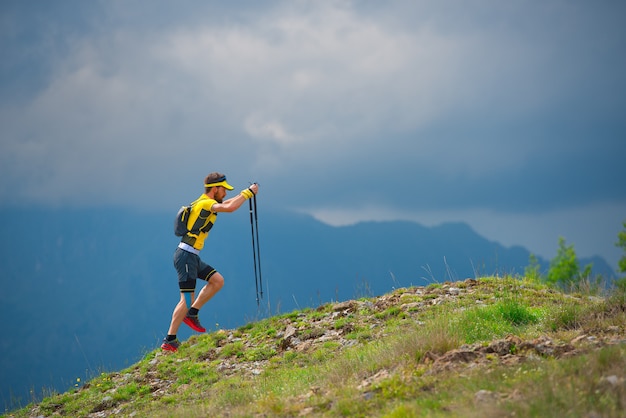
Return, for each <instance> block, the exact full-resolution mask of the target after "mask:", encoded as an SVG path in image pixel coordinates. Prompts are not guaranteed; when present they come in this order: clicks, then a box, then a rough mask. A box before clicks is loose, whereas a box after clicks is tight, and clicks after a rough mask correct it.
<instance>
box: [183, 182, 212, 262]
mask: <svg viewBox="0 0 626 418" xmlns="http://www.w3.org/2000/svg"><path fill="white" fill-rule="evenodd" d="M216 203H217V201H216V200H214V199H211V198H209V197H208V196H207V195H205V194H203V195H202V196H200V197H199V198H198V200H196V201H195V202H193V204H192V206H191V212H190V213H189V219H188V220H187V229H188V230H189V232H187V234H185V235H183V238H182V240H181V241H182V242H184V243H185V244H188V245H191V246H192V247H193V248H195V249H196V250H201V249H202V248H204V240H205V239H206V237H208V236H209V231H210V230H211V228H213V223H214V222H215V219H216V218H217V213H216V212H211V208H212V207H213V205H214V204H216Z"/></svg>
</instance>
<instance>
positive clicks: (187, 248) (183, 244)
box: [161, 172, 259, 351]
mask: <svg viewBox="0 0 626 418" xmlns="http://www.w3.org/2000/svg"><path fill="white" fill-rule="evenodd" d="M227 190H233V186H231V185H230V184H228V182H227V181H226V176H225V175H223V174H221V173H217V172H215V173H211V174H209V175H208V176H206V178H205V179H204V193H203V194H202V195H201V196H200V197H199V198H198V199H197V200H196V201H195V202H193V203H192V204H191V210H190V213H189V218H188V219H187V233H186V234H184V235H183V237H182V239H181V241H180V244H178V248H176V251H175V252H174V267H175V268H176V272H177V273H178V285H179V287H180V301H179V302H178V304H177V305H176V307H175V308H174V312H173V313H172V322H171V323H170V328H169V330H168V332H167V337H165V338H164V339H163V343H162V344H161V348H162V349H163V350H166V351H177V350H178V346H179V345H180V342H179V341H178V339H177V338H176V333H177V332H178V328H179V327H180V324H181V323H182V322H184V323H185V324H187V325H189V326H190V327H191V328H192V329H193V330H195V331H197V332H205V331H206V329H205V328H204V327H203V326H202V325H200V321H199V320H198V311H199V310H200V308H202V306H203V305H204V304H205V303H207V302H208V301H209V300H210V299H211V298H212V297H213V296H215V294H216V293H217V292H218V291H219V290H220V289H221V288H222V286H224V277H223V276H222V275H221V274H220V273H218V272H217V271H216V270H215V269H214V268H213V267H211V266H210V265H208V264H206V263H205V262H203V261H202V260H201V259H200V256H199V254H200V250H202V248H203V247H204V240H205V239H206V238H207V236H208V235H209V231H210V230H211V228H212V227H213V224H214V223H215V219H216V218H217V214H218V213H219V212H234V211H236V210H237V209H239V208H240V207H241V205H242V204H243V203H244V202H245V201H246V200H247V199H250V198H251V197H253V196H254V195H255V194H256V193H257V192H258V190H259V185H258V184H256V183H255V184H252V185H251V186H250V187H249V188H247V189H244V190H242V191H241V192H240V193H239V194H238V195H237V196H235V197H231V198H230V199H227V200H224V198H225V197H226V192H227ZM196 279H202V280H205V281H206V282H207V283H206V284H205V285H204V287H203V288H202V290H200V293H198V296H197V297H196V296H195V290H196Z"/></svg>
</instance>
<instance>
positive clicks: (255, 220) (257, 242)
mask: <svg viewBox="0 0 626 418" xmlns="http://www.w3.org/2000/svg"><path fill="white" fill-rule="evenodd" d="M252 199H253V200H254V231H255V233H256V250H257V253H258V254H257V255H258V256H259V257H258V261H257V262H258V264H259V287H260V288H261V299H263V279H262V277H261V244H260V243H259V216H258V213H259V212H258V211H257V210H256V195H254V196H253V197H252Z"/></svg>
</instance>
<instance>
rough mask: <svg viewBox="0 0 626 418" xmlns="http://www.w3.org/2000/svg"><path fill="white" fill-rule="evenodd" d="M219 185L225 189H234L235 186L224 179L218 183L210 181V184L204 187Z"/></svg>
mask: <svg viewBox="0 0 626 418" xmlns="http://www.w3.org/2000/svg"><path fill="white" fill-rule="evenodd" d="M217 186H222V187H224V188H225V189H228V190H233V189H234V187H233V186H231V185H230V184H228V182H227V181H226V180H223V181H218V182H217V183H209V184H205V185H204V187H217Z"/></svg>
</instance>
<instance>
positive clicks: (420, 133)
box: [0, 0, 626, 268]
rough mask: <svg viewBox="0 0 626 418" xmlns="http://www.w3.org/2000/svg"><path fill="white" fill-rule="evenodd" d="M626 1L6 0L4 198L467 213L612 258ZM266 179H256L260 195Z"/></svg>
mask: <svg viewBox="0 0 626 418" xmlns="http://www.w3.org/2000/svg"><path fill="white" fill-rule="evenodd" d="M625 16H626V3H624V2H618V1H604V0H599V1H593V2H590V1H586V0H584V1H577V0H548V1H538V0H537V1H515V0H513V1H500V0H479V1H473V2H466V1H462V0H458V1H447V0H438V1H419V0H398V1H388V2H380V1H375V0H365V1H333V0H328V1H323V0H317V1H312V0H310V1H304V0H285V1H273V0H270V1H264V2H258V1H233V2H223V1H201V0H198V1H192V0H184V1H176V2H173V1H169V0H161V1H158V0H106V1H96V0H94V1H82V0H58V1H47V0H40V1H37V0H31V1H27V2H25V1H18V0H15V1H13V0H2V1H0V54H1V56H2V59H0V135H1V137H0V205H2V206H16V205H25V204H28V205H31V204H36V205H39V206H41V207H63V206H67V205H81V206H86V207H89V206H103V205H104V206H133V207H139V206H144V205H145V203H144V202H146V200H148V201H150V205H151V206H153V207H154V208H157V209H165V210H175V209H177V208H178V206H179V205H180V204H181V201H187V200H190V198H194V197H195V196H196V195H197V194H198V193H199V192H200V191H201V187H202V179H203V177H204V176H205V175H206V174H207V173H208V172H210V171H215V170H217V171H222V172H225V173H227V174H228V177H229V180H230V181H231V183H233V184H234V185H235V186H236V187H237V188H240V187H245V186H247V184H248V182H249V181H252V180H255V181H258V182H259V183H260V184H261V193H262V194H263V196H262V197H261V194H260V195H259V199H260V202H262V203H263V205H265V207H268V206H272V207H286V208H289V209H293V210H298V211H302V212H306V213H310V214H313V215H314V216H316V217H317V218H318V219H321V220H323V221H325V222H327V223H330V224H333V225H341V224H349V223H353V222H356V221H360V220H371V219H381V220H389V219H409V220H414V221H417V222H420V223H422V224H424V225H436V224H438V223H441V222H446V221H464V222H467V223H469V224H470V225H471V226H472V227H473V228H474V229H475V230H476V231H477V232H479V233H481V234H482V235H484V236H486V237H487V238H489V239H492V240H496V241H499V242H501V243H502V244H504V245H507V246H508V245H514V244H519V245H523V246H525V247H527V248H528V249H529V250H530V251H532V252H535V253H536V254H539V255H541V256H544V257H553V256H554V254H555V253H556V249H557V246H558V237H559V236H563V237H564V238H565V239H566V241H567V242H568V244H574V245H575V248H576V252H577V254H578V255H579V256H589V255H595V254H599V255H602V256H604V257H605V258H606V259H607V261H609V262H610V263H611V264H612V265H613V266H614V268H616V264H617V260H618V258H619V257H620V256H621V250H620V249H618V248H616V247H615V246H614V243H615V241H616V240H617V233H618V232H619V231H620V230H621V229H622V221H625V220H626V163H625V162H624V159H625V156H626V76H625V75H626V25H624V24H623V23H624V17H625ZM261 199H262V200H261Z"/></svg>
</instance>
